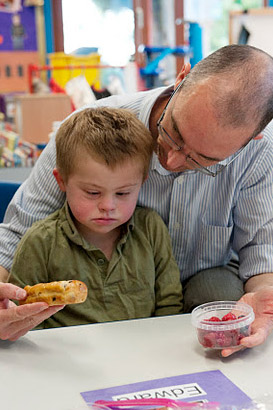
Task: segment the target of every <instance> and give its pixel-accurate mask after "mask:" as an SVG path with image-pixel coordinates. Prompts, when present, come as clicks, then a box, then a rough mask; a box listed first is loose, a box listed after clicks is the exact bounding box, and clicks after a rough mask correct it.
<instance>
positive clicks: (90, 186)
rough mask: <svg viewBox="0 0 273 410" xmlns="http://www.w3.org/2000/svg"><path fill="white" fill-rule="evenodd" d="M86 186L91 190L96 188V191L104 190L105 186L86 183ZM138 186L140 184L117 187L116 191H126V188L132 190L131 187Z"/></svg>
mask: <svg viewBox="0 0 273 410" xmlns="http://www.w3.org/2000/svg"><path fill="white" fill-rule="evenodd" d="M84 184H85V185H86V186H87V187H89V188H90V189H91V188H93V189H94V188H95V189H102V188H104V187H103V186H101V185H97V184H93V183H92V184H90V183H88V182H84ZM136 185H138V183H135V184H127V185H122V186H120V187H117V188H115V190H117V189H126V188H130V187H134V186H136Z"/></svg>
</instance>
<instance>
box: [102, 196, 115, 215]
mask: <svg viewBox="0 0 273 410" xmlns="http://www.w3.org/2000/svg"><path fill="white" fill-rule="evenodd" d="M115 207H116V205H115V199H114V198H113V197H112V196H107V197H104V198H102V199H101V201H100V203H99V209H100V210H101V211H106V212H109V211H113V210H114V209H115Z"/></svg>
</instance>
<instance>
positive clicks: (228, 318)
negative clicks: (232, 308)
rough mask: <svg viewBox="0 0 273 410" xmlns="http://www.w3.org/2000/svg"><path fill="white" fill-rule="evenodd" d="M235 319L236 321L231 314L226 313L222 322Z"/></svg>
mask: <svg viewBox="0 0 273 410" xmlns="http://www.w3.org/2000/svg"><path fill="white" fill-rule="evenodd" d="M236 319H237V318H236V316H235V315H234V314H233V313H231V312H229V313H227V314H226V315H225V316H223V317H222V321H223V322H226V321H228V320H236Z"/></svg>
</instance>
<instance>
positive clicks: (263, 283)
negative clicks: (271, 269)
mask: <svg viewBox="0 0 273 410" xmlns="http://www.w3.org/2000/svg"><path fill="white" fill-rule="evenodd" d="M267 286H273V273H261V274H259V275H255V276H252V277H251V278H249V279H248V280H247V281H246V283H245V292H246V293H249V292H257V291H258V290H260V289H262V288H264V287H267Z"/></svg>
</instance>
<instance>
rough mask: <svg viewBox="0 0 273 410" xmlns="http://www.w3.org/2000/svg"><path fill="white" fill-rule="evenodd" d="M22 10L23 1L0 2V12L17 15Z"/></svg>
mask: <svg viewBox="0 0 273 410" xmlns="http://www.w3.org/2000/svg"><path fill="white" fill-rule="evenodd" d="M21 9H22V5H21V0H0V12H6V13H17V12H18V11H20V10H21Z"/></svg>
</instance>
